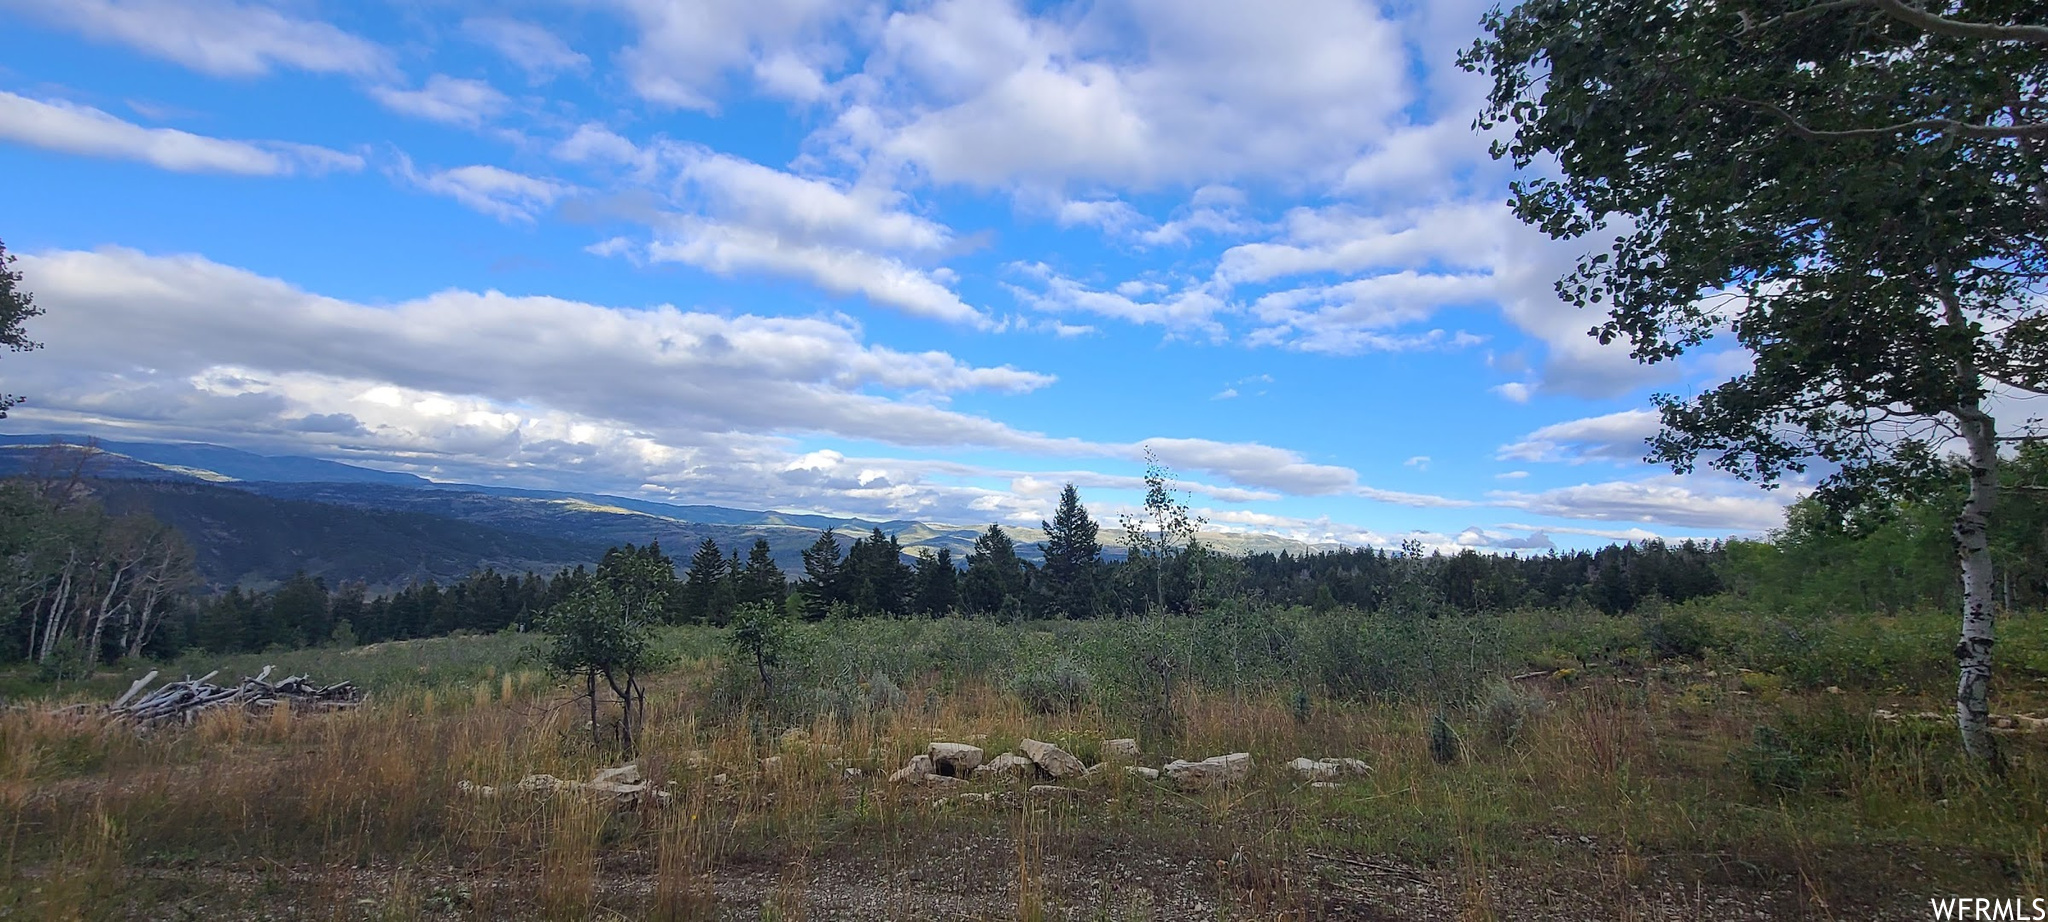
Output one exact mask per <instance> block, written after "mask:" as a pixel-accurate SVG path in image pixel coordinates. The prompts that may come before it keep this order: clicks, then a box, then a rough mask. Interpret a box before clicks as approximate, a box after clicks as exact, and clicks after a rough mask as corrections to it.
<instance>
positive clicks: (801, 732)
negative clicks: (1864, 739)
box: [781, 727, 811, 746]
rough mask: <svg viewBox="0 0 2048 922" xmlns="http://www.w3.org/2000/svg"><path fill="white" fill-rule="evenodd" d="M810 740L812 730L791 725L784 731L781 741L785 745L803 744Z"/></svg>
mask: <svg viewBox="0 0 2048 922" xmlns="http://www.w3.org/2000/svg"><path fill="white" fill-rule="evenodd" d="M810 741H811V734H810V731H808V730H805V729H804V728H802V727H791V728H789V729H787V730H784V731H782V739H781V742H782V745H784V746H802V745H803V744H805V743H808V742H810Z"/></svg>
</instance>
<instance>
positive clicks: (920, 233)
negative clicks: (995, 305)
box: [680, 149, 953, 252]
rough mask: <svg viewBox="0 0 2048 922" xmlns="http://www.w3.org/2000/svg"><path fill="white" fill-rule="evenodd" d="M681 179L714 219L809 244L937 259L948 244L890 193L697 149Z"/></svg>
mask: <svg viewBox="0 0 2048 922" xmlns="http://www.w3.org/2000/svg"><path fill="white" fill-rule="evenodd" d="M681 159H682V161H683V162H682V165H681V168H680V175H681V177H682V178H683V179H684V180H685V181H688V182H690V183H692V184H693V185H694V186H695V188H696V189H697V191H698V194H700V195H702V196H705V197H707V198H708V199H710V202H709V205H710V211H711V212H712V213H713V214H716V215H718V216H719V217H720V218H721V219H724V220H727V221H731V222H733V223H736V224H740V225H743V226H745V227H748V228H751V229H758V230H762V231H766V232H770V233H774V234H777V235H778V236H782V237H788V238H792V239H795V240H799V241H802V242H805V243H812V244H840V245H848V246H861V247H869V248H874V249H880V250H910V251H925V252H929V251H936V250H940V249H943V248H945V247H946V246H948V245H949V244H951V243H952V239H953V235H952V232H951V231H950V230H948V229H947V228H946V227H944V226H943V225H940V224H938V223H935V222H933V221H930V220H928V219H926V218H923V217H919V216H917V215H914V214H911V213H909V212H906V211H903V210H902V208H901V205H902V202H903V195H902V194H901V193H899V192H896V191H894V190H891V189H887V188H883V187H878V186H873V185H856V186H852V187H846V186H843V185H841V184H838V183H833V182H830V181H827V180H823V179H814V178H809V177H803V176H797V175H795V174H792V173H785V172H783V171H781V170H777V169H772V168H769V167H765V166H762V165H760V164H758V163H754V162H752V161H749V160H742V159H740V158H738V157H732V156H728V155H725V154H718V153H714V152H711V151H708V150H703V149H689V150H688V152H687V153H686V154H685V155H684V156H683V157H682V158H681Z"/></svg>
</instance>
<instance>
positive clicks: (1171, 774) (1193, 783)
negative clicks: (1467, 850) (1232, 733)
mask: <svg viewBox="0 0 2048 922" xmlns="http://www.w3.org/2000/svg"><path fill="white" fill-rule="evenodd" d="M1160 772H1161V773H1162V774H1164V775H1166V777H1167V778H1168V779H1170V780H1171V781H1172V782H1173V783H1174V785H1175V786H1176V787H1179V788H1180V789H1181V790H1183V791H1206V790H1208V789H1210V788H1216V787H1223V786H1225V785H1230V784H1237V783H1239V782H1241V781H1243V780H1244V779H1245V778H1247V777H1249V776H1250V775H1251V773H1252V754H1251V753H1249V752H1233V753H1231V754H1229V755H1227V756H1210V757H1209V758H1206V759H1203V760H1202V761H1200V762H1187V761H1183V760H1181V759H1175V760H1173V761H1171V762H1168V763H1166V767H1165V768H1163V769H1160Z"/></svg>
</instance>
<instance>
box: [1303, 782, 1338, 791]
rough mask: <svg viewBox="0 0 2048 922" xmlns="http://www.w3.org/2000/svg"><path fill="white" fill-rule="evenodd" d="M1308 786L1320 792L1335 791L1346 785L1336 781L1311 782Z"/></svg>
mask: <svg viewBox="0 0 2048 922" xmlns="http://www.w3.org/2000/svg"><path fill="white" fill-rule="evenodd" d="M1308 786H1309V787H1311V788H1314V789H1316V790H1318V791H1334V790H1336V789H1337V788H1341V787H1343V786H1344V785H1342V784H1339V783H1337V782H1335V781H1311V782H1309V783H1308Z"/></svg>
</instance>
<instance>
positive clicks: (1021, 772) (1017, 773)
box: [974, 752, 1038, 781]
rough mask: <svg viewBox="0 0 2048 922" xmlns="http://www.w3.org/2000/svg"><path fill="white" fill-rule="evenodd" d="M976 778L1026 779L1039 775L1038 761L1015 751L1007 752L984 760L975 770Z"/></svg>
mask: <svg viewBox="0 0 2048 922" xmlns="http://www.w3.org/2000/svg"><path fill="white" fill-rule="evenodd" d="M974 777H975V778H976V779H981V780H986V779H991V778H1000V779H1002V780H1005V781H1026V780H1030V779H1032V778H1036V777H1038V763H1036V762H1033V761H1031V760H1030V759H1027V758H1024V757H1023V756H1020V755H1017V754H1015V753H1010V752H1006V753H1003V754H1002V755H999V756H996V757H995V758H993V759H990V760H988V761H987V762H983V763H982V764H981V767H980V768H977V769H975V770H974Z"/></svg>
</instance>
